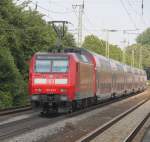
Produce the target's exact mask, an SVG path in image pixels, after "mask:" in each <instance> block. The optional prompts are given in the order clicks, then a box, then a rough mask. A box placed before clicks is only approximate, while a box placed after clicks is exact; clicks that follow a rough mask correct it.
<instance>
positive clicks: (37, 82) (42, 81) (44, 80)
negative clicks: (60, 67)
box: [34, 78, 47, 84]
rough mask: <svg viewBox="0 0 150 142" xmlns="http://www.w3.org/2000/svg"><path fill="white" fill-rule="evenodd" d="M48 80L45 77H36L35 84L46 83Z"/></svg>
mask: <svg viewBox="0 0 150 142" xmlns="http://www.w3.org/2000/svg"><path fill="white" fill-rule="evenodd" d="M46 83H47V81H46V79H44V78H35V79H34V84H46Z"/></svg>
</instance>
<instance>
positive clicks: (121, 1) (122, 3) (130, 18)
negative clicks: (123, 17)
mask: <svg viewBox="0 0 150 142" xmlns="http://www.w3.org/2000/svg"><path fill="white" fill-rule="evenodd" d="M120 3H121V5H122V7H123V8H124V10H125V12H126V13H127V15H128V17H129V20H130V21H131V23H132V24H133V26H134V27H135V29H137V26H136V24H135V22H134V20H133V19H132V17H131V15H130V13H129V12H128V10H127V8H126V6H125V4H124V2H123V0H120Z"/></svg>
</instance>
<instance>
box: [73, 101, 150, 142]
mask: <svg viewBox="0 0 150 142" xmlns="http://www.w3.org/2000/svg"><path fill="white" fill-rule="evenodd" d="M149 100H150V99H146V100H143V101H141V102H140V103H138V104H137V105H136V106H134V107H132V108H131V109H129V110H127V111H126V112H124V113H122V114H120V115H119V116H117V117H115V118H114V119H112V120H111V121H109V122H107V123H105V124H104V125H102V126H101V127H99V128H97V129H95V130H94V131H92V132H91V133H89V134H87V135H86V136H84V137H82V138H81V139H79V140H77V141H76V142H101V141H106V142H111V141H115V142H132V140H133V139H134V137H135V136H136V135H137V133H138V132H139V131H140V129H141V128H142V126H143V125H144V124H145V122H146V121H147V119H148V118H149V117H150V112H148V113H147V114H146V115H145V116H144V117H143V119H142V121H140V123H138V124H137V125H135V126H134V127H133V128H132V131H130V132H129V133H128V134H127V136H126V137H124V138H120V140H121V139H122V141H117V140H118V139H119V138H116V137H119V134H117V135H118V136H115V135H116V134H115V133H112V131H111V129H113V128H114V129H115V127H113V128H111V127H112V126H114V125H116V124H117V123H118V122H119V121H120V120H122V119H124V118H125V117H126V116H128V115H129V114H131V113H132V112H134V111H135V110H137V109H138V108H140V107H141V106H142V105H144V104H146V103H147V102H148V101H149ZM135 121H136V120H135ZM116 127H117V126H116ZM117 128H119V127H117ZM106 131H109V133H110V135H113V136H111V138H110V139H109V136H108V135H107V134H108V133H107V132H106ZM114 132H115V131H114ZM120 132H122V131H121V130H120ZM103 133H105V134H103ZM120 137H122V135H120ZM115 138H116V140H115Z"/></svg>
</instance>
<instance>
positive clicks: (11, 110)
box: [0, 105, 32, 116]
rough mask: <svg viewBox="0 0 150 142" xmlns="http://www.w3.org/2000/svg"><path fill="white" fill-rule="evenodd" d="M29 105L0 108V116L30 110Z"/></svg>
mask: <svg viewBox="0 0 150 142" xmlns="http://www.w3.org/2000/svg"><path fill="white" fill-rule="evenodd" d="M31 109H32V108H31V105H26V106H21V107H14V108H8V109H2V110H0V116H4V115H9V114H14V113H19V112H23V111H28V110H31Z"/></svg>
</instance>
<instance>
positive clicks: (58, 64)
mask: <svg viewBox="0 0 150 142" xmlns="http://www.w3.org/2000/svg"><path fill="white" fill-rule="evenodd" d="M67 71H68V60H53V62H52V72H67Z"/></svg>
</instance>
